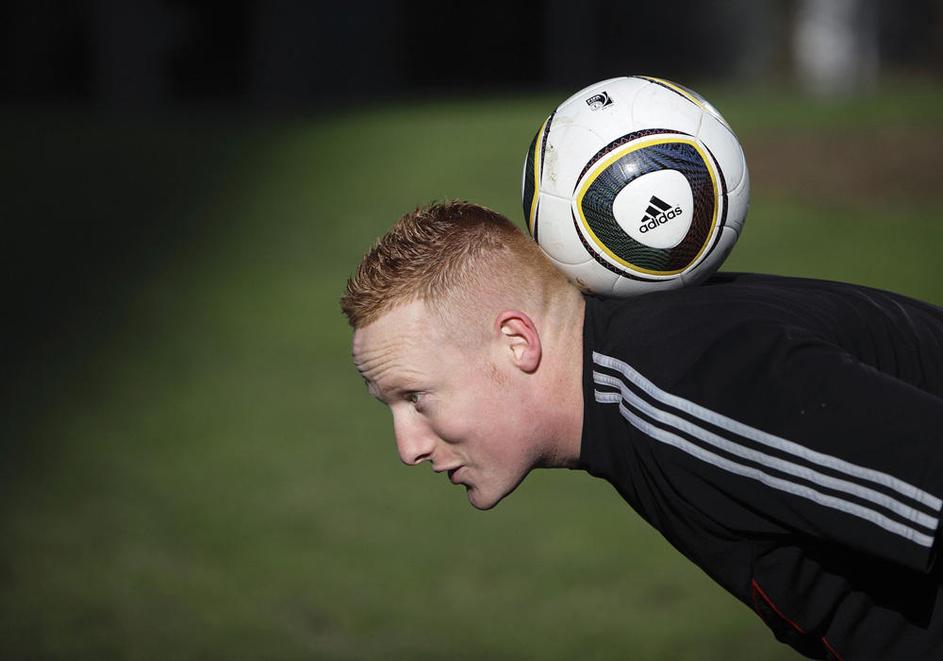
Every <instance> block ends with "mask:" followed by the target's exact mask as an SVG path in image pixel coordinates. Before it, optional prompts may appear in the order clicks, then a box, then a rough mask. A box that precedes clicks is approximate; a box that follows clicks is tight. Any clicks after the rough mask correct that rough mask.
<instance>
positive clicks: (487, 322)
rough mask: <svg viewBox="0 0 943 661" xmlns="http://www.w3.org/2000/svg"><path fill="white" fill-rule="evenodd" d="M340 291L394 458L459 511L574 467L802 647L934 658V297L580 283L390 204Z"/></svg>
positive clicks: (940, 343)
mask: <svg viewBox="0 0 943 661" xmlns="http://www.w3.org/2000/svg"><path fill="white" fill-rule="evenodd" d="M341 306H342V309H343V310H344V312H345V314H346V315H347V317H348V320H349V321H350V324H351V326H352V327H353V328H354V336H353V358H354V363H355V364H356V366H357V369H358V370H359V371H360V373H361V374H362V375H363V377H364V380H365V381H366V383H367V386H368V389H369V390H370V392H371V394H373V395H374V396H375V397H377V398H378V399H380V400H381V401H383V402H384V403H386V404H387V405H388V406H389V407H390V409H391V411H392V413H393V427H394V432H395V436H396V444H397V448H398V451H399V454H400V458H401V459H402V461H403V462H404V463H406V464H409V465H416V464H420V463H422V462H425V461H428V462H430V463H431V464H432V468H433V470H435V471H437V472H447V473H448V477H449V479H450V480H451V481H452V482H453V483H455V484H461V485H463V486H464V487H465V489H466V491H467V494H468V499H469V501H470V502H471V504H472V505H473V506H475V507H477V508H480V509H488V508H491V507H493V506H494V505H496V504H497V503H498V502H499V501H500V500H501V499H502V498H503V497H504V496H506V495H507V494H509V493H510V492H511V491H513V490H514V488H515V487H516V486H517V485H518V484H519V483H520V482H521V481H522V480H523V479H524V477H525V476H526V475H527V474H528V472H529V471H530V470H531V469H532V468H535V467H568V468H580V469H584V470H586V471H588V472H589V473H591V474H592V475H595V476H597V477H601V478H603V479H606V480H607V481H609V482H610V483H612V485H613V486H614V487H615V488H616V489H617V490H618V492H619V493H620V494H621V495H622V497H623V498H624V499H625V500H626V501H627V502H628V503H629V504H630V505H631V506H632V507H633V508H634V509H635V510H636V511H637V512H638V513H639V514H640V515H641V516H642V517H643V518H645V519H646V520H647V521H648V522H649V523H651V524H652V525H653V526H655V527H656V528H657V529H658V530H659V531H660V532H661V533H662V534H663V535H664V536H665V537H666V539H667V540H668V541H669V542H670V543H671V544H672V545H674V546H675V547H676V548H677V549H678V550H679V551H681V552H682V553H683V554H684V555H685V556H687V557H688V558H689V559H690V560H692V561H693V562H695V563H696V564H697V565H699V566H700V567H701V568H702V569H703V570H704V571H706V572H707V573H708V574H709V575H710V576H711V577H712V578H714V579H715V580H716V581H717V582H718V583H720V584H721V585H722V586H723V587H724V588H726V589H727V590H728V591H730V592H731V593H732V594H734V595H735V596H736V597H737V598H739V599H740V600H741V601H743V602H744V603H746V604H747V605H749V606H750V607H752V608H754V610H756V612H757V613H758V614H759V615H760V617H762V618H763V619H764V621H765V622H766V623H767V624H768V625H769V626H770V628H771V629H772V630H773V632H774V634H775V635H776V637H777V638H778V639H780V640H782V641H783V642H786V643H788V644H790V645H792V646H793V647H794V648H795V649H797V650H799V651H800V652H802V653H804V654H806V655H807V656H809V657H812V658H820V659H848V660H851V659H882V660H887V659H941V658H943V587H941V576H940V573H939V572H937V571H935V570H934V560H935V557H936V554H937V552H938V549H939V542H938V532H939V521H940V511H941V505H943V501H941V496H943V445H941V438H940V437H941V434H943V310H940V309H939V308H936V307H934V306H931V305H928V304H924V303H920V302H918V301H914V300H911V299H907V298H905V297H902V296H897V295H894V294H890V293H887V292H881V291H877V290H873V289H868V288H863V287H855V286H851V285H844V284H839V283H831V282H820V281H813V280H801V279H792V278H779V277H773V276H759V275H747V274H726V275H721V276H717V277H715V278H713V279H712V280H711V281H709V282H708V283H707V284H706V285H704V286H701V287H696V288H690V289H682V290H675V291H670V292H658V293H652V294H649V295H646V296H641V297H637V298H632V299H625V300H619V299H605V298H598V297H592V296H583V295H582V294H581V293H580V292H579V291H578V290H577V289H576V288H575V287H573V286H572V285H571V284H570V283H569V282H568V281H567V280H566V278H565V277H564V276H563V275H562V274H561V273H560V272H558V271H557V270H556V269H554V268H553V266H552V265H551V264H550V263H549V262H548V260H547V259H546V258H545V257H544V256H543V253H542V252H541V251H540V249H539V248H538V247H537V245H536V244H535V243H534V242H533V241H531V240H530V239H529V238H528V237H526V236H524V235H523V234H522V233H521V232H519V231H518V230H517V229H516V228H515V227H514V226H513V224H511V223H510V221H508V220H507V219H506V218H504V217H503V216H501V215H500V214H497V213H495V212H493V211H490V210H488V209H484V208H482V207H479V206H476V205H473V204H469V203H464V202H452V203H445V204H437V205H433V206H430V207H428V208H421V209H417V210H416V211H414V212H412V213H410V214H407V215H406V216H404V217H403V218H401V219H400V220H399V221H398V222H397V223H396V225H395V226H394V227H393V228H392V229H391V230H390V232H389V233H387V234H386V235H385V236H384V237H383V238H382V239H381V240H380V241H379V242H378V243H377V245H376V246H375V247H374V248H373V250H372V251H371V252H370V253H368V254H367V255H366V256H365V258H364V260H363V262H362V263H361V265H360V267H359V269H358V270H357V272H356V274H355V275H354V276H353V277H352V278H351V279H350V281H349V282H348V286H347V292H346V293H345V295H344V297H343V298H342V300H341Z"/></svg>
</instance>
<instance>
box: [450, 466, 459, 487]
mask: <svg viewBox="0 0 943 661" xmlns="http://www.w3.org/2000/svg"><path fill="white" fill-rule="evenodd" d="M460 470H462V467H461V466H459V467H458V468H450V469H449V470H448V474H449V482H451V483H452V484H459V482H458V481H457V480H456V479H455V476H456V475H457V474H458V472H459V471H460Z"/></svg>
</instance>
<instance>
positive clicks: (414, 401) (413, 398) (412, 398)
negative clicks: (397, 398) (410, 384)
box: [406, 392, 422, 404]
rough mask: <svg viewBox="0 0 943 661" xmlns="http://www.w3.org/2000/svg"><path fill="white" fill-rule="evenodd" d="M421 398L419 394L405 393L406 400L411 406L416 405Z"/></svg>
mask: <svg viewBox="0 0 943 661" xmlns="http://www.w3.org/2000/svg"><path fill="white" fill-rule="evenodd" d="M421 398H422V393H421V392H408V393H406V400H407V401H408V402H410V403H412V404H418V403H419V400H420V399H421Z"/></svg>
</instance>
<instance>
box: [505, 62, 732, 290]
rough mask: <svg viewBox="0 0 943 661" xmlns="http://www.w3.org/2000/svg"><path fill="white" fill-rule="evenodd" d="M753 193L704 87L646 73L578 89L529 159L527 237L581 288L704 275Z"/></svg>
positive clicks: (655, 286)
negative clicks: (699, 88)
mask: <svg viewBox="0 0 943 661" xmlns="http://www.w3.org/2000/svg"><path fill="white" fill-rule="evenodd" d="M749 196H750V179H749V174H748V173H747V166H746V160H745V158H744V155H743V149H742V148H741V147H740V143H739V142H738V141H737V137H736V136H735V135H734V133H733V131H732V130H731V128H730V125H729V124H727V122H726V121H725V120H724V118H723V117H721V115H720V113H719V112H717V110H716V109H715V108H714V107H713V106H711V105H710V104H709V103H708V102H707V101H706V100H705V99H704V98H703V97H701V96H700V95H698V94H696V93H694V92H692V91H691V90H689V89H687V88H685V87H682V86H681V85H678V84H677V83H672V82H669V81H667V80H662V79H660V78H651V77H649V76H628V77H623V78H612V79H610V80H604V81H602V82H600V83H596V84H595V85H590V86H589V87H587V88H585V89H583V90H581V91H579V92H577V93H576V94H574V95H573V96H571V97H570V98H569V99H567V100H566V101H564V102H563V103H562V104H560V106H558V107H557V109H556V110H554V111H553V112H552V113H551V114H550V116H549V117H548V118H547V119H546V121H544V123H543V125H542V126H541V127H540V129H539V130H538V131H537V134H536V135H535V136H534V140H533V142H531V145H530V149H529V150H528V152H527V158H526V159H525V161H524V175H523V182H522V197H523V204H524V219H525V221H526V223H527V229H528V231H529V232H530V235H531V236H532V237H533V238H534V240H536V241H537V243H538V244H539V245H540V247H541V248H542V249H543V251H544V252H545V253H546V254H547V256H549V257H550V259H551V260H552V261H553V263H554V264H555V265H556V266H557V267H558V268H559V269H560V270H562V271H563V272H564V273H566V274H567V276H568V277H570V279H571V280H573V281H574V282H575V283H576V284H577V285H578V286H580V287H581V288H583V289H584V290H587V291H592V292H595V293H597V294H603V295H610V296H634V295H637V294H645V293H648V292H651V291H656V290H659V289H670V288H674V287H681V286H684V285H691V284H696V283H698V282H701V281H703V280H704V279H705V278H707V277H708V276H709V275H711V274H712V273H713V272H714V271H716V270H717V268H718V267H719V266H720V264H721V262H723V261H724V259H725V258H726V257H727V255H728V254H729V253H730V250H731V249H732V248H733V245H734V243H736V241H737V238H738V236H739V235H740V231H741V229H742V228H743V223H744V220H745V219H746V215H747V202H748V198H749Z"/></svg>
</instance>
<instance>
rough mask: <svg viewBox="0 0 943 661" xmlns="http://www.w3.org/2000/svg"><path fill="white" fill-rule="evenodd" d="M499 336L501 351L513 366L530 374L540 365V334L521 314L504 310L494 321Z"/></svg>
mask: <svg viewBox="0 0 943 661" xmlns="http://www.w3.org/2000/svg"><path fill="white" fill-rule="evenodd" d="M495 329H496V330H497V331H498V333H499V334H500V335H499V337H500V340H501V349H502V351H506V352H507V355H509V356H510V358H511V362H513V363H514V365H515V366H516V367H517V368H518V369H520V370H522V371H524V372H526V373H528V374H531V373H533V372H535V371H536V370H537V367H538V366H539V365H540V357H541V347H540V334H539V333H538V332H537V326H536V325H535V324H534V322H533V321H532V320H531V318H530V317H528V316H527V315H526V314H524V313H523V312H520V311H519V310H506V311H504V312H502V313H501V314H499V315H498V317H497V318H496V319H495Z"/></svg>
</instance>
